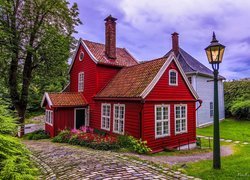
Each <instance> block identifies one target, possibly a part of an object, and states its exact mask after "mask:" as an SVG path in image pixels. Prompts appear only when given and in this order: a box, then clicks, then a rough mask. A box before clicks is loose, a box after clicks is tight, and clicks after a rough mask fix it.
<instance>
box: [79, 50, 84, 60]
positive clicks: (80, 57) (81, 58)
mask: <svg viewBox="0 0 250 180" xmlns="http://www.w3.org/2000/svg"><path fill="white" fill-rule="evenodd" d="M83 57H84V52H83V51H81V52H80V55H79V61H82V60H83Z"/></svg>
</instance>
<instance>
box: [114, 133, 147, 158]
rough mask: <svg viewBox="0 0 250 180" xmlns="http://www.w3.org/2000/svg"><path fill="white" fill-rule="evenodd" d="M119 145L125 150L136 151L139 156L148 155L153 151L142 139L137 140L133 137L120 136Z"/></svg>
mask: <svg viewBox="0 0 250 180" xmlns="http://www.w3.org/2000/svg"><path fill="white" fill-rule="evenodd" d="M118 141H119V144H120V146H121V147H123V148H128V149H129V150H131V151H134V152H136V153H139V154H146V153H149V152H151V151H152V150H151V149H150V148H149V147H148V146H147V141H142V140H141V139H139V140H138V139H136V138H134V137H133V136H128V135H124V136H119V138H118Z"/></svg>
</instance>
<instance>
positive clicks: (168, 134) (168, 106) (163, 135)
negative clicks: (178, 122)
mask: <svg viewBox="0 0 250 180" xmlns="http://www.w3.org/2000/svg"><path fill="white" fill-rule="evenodd" d="M159 107H160V108H161V117H162V118H163V108H164V107H167V108H168V118H167V119H161V120H157V108H159ZM157 122H161V124H162V126H161V133H162V134H161V135H157ZM164 122H168V133H167V134H164V133H163V132H164V129H163V128H164V126H163V124H164ZM167 136H170V105H168V104H161V105H155V138H162V137H167Z"/></svg>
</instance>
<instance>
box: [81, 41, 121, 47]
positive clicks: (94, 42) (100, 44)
mask: <svg viewBox="0 0 250 180" xmlns="http://www.w3.org/2000/svg"><path fill="white" fill-rule="evenodd" d="M82 41H88V42H90V43H95V44H99V45H103V46H105V44H104V43H100V42H94V41H90V40H87V39H82ZM116 48H117V49H125V48H124V47H116Z"/></svg>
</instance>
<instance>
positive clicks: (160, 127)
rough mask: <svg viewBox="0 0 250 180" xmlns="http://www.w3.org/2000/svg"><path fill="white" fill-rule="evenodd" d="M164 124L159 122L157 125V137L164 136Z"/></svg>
mask: <svg viewBox="0 0 250 180" xmlns="http://www.w3.org/2000/svg"><path fill="white" fill-rule="evenodd" d="M161 131H162V123H161V122H157V123H156V134H157V135H161V134H162V132H161Z"/></svg>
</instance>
